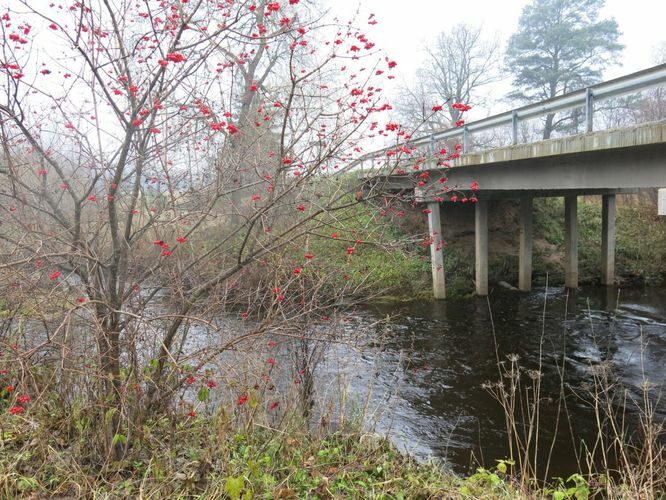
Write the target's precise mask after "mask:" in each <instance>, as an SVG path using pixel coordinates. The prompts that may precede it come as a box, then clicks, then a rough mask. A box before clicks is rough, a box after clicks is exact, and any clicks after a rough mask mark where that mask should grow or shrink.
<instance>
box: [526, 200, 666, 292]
mask: <svg viewBox="0 0 666 500" xmlns="http://www.w3.org/2000/svg"><path fill="white" fill-rule="evenodd" d="M563 221H564V203H563V201H562V199H561V198H541V199H537V200H535V201H534V236H535V239H538V240H544V241H546V242H547V243H549V244H551V245H553V246H554V250H553V252H554V253H555V254H556V255H553V252H551V253H550V254H548V253H547V252H544V251H542V252H539V251H538V250H537V251H536V252H535V253H536V258H535V260H534V269H535V274H536V275H545V273H548V274H549V275H551V276H554V277H555V279H556V280H557V279H559V278H560V277H561V275H562V262H561V258H562V256H563V252H564V223H563ZM578 241H579V244H578V252H579V271H580V280H581V282H592V281H595V280H597V279H598V276H599V266H600V259H601V205H600V204H599V203H598V202H596V200H594V201H592V202H586V201H584V200H583V199H579V201H578ZM615 261H616V262H615V266H616V274H617V275H618V276H620V277H621V278H623V279H632V280H634V279H638V280H640V281H642V282H644V283H648V284H649V283H660V282H661V281H662V280H663V276H664V262H666V221H665V220H661V219H660V218H659V217H658V216H657V215H656V210H655V208H654V207H653V206H650V205H643V204H637V205H631V204H623V203H618V206H617V215H616V253H615Z"/></svg>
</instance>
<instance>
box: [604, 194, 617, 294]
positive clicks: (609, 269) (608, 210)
mask: <svg viewBox="0 0 666 500" xmlns="http://www.w3.org/2000/svg"><path fill="white" fill-rule="evenodd" d="M614 282H615V195H614V194H605V195H603V196H602V197H601V284H602V285H612V284H613V283H614Z"/></svg>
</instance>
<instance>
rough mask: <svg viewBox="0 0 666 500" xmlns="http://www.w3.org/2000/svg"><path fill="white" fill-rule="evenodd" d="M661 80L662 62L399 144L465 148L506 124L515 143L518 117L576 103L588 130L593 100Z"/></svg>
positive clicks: (665, 72) (371, 156)
mask: <svg viewBox="0 0 666 500" xmlns="http://www.w3.org/2000/svg"><path fill="white" fill-rule="evenodd" d="M664 84H666V64H661V65H659V66H654V67H652V68H648V69H645V70H642V71H638V72H636V73H632V74H629V75H625V76H621V77H619V78H615V79H613V80H609V81H606V82H602V83H598V84H595V85H591V86H589V87H587V88H583V89H579V90H575V91H573V92H569V93H567V94H563V95H561V96H557V97H554V98H552V99H548V100H545V101H541V102H537V103H534V104H528V105H526V106H522V107H520V108H516V109H513V110H511V111H506V112H504V113H500V114H498V115H494V116H489V117H488V118H484V119H482V120H477V121H474V122H470V123H468V124H466V125H464V126H462V127H456V128H450V129H447V130H443V131H441V132H435V133H432V134H428V135H424V136H421V137H417V138H414V139H410V140H409V141H407V142H406V143H404V144H402V145H404V146H410V147H416V148H418V147H423V146H431V147H432V145H434V144H436V143H438V142H441V141H445V140H451V139H458V140H461V142H462V146H463V152H468V151H469V148H470V135H471V134H473V133H478V132H487V131H490V130H493V129H495V128H498V127H504V126H509V125H510V126H511V131H512V132H511V136H512V137H511V139H512V144H518V126H519V124H520V122H521V121H525V120H529V119H532V118H538V117H540V116H544V115H548V114H551V113H557V112H560V111H566V110H569V109H573V108H580V107H583V108H584V110H585V125H586V132H592V131H593V130H594V104H595V103H596V102H599V101H603V100H606V99H611V98H614V97H620V96H626V95H630V94H634V93H636V92H642V91H645V90H648V89H650V88H653V87H656V86H659V85H664ZM391 150H395V146H392V147H387V148H383V149H380V150H377V151H373V152H371V153H368V154H366V155H363V156H362V157H361V158H359V159H358V160H356V162H355V164H357V165H362V166H363V164H364V163H365V162H366V161H368V160H370V161H372V163H373V166H374V160H375V159H376V158H377V157H380V156H383V155H384V154H386V153H387V152H388V151H391Z"/></svg>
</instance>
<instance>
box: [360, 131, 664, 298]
mask: <svg viewBox="0 0 666 500" xmlns="http://www.w3.org/2000/svg"><path fill="white" fill-rule="evenodd" d="M591 139H594V140H591ZM662 141H663V142H662ZM585 146H590V147H592V149H586V148H585ZM597 147H604V148H606V149H595V148H597ZM527 156H529V157H527ZM456 165H459V166H454V167H453V168H451V169H448V170H444V169H437V168H435V169H429V170H428V171H429V173H430V176H429V180H428V182H427V184H426V185H425V186H422V187H418V186H417V185H416V180H415V179H414V177H413V176H408V175H401V176H398V175H388V176H375V177H373V178H370V179H368V180H367V181H366V182H367V189H370V190H374V189H379V190H381V191H393V192H413V194H414V196H415V198H416V200H417V201H420V202H422V203H425V204H427V207H428V208H429V209H430V213H428V222H429V230H430V233H431V236H432V237H433V242H434V243H433V244H432V245H431V257H432V259H431V261H432V275H433V290H434V294H435V298H445V296H446V287H445V275H444V268H443V255H442V246H443V245H442V244H441V224H440V203H442V202H444V203H445V202H448V201H452V200H451V197H452V196H454V195H457V196H458V197H460V196H461V192H462V193H463V194H464V193H466V194H467V195H469V194H470V184H472V183H473V182H477V183H478V186H479V189H478V190H477V191H476V193H475V194H476V199H477V200H478V201H476V203H475V205H476V206H475V211H476V216H475V232H476V238H475V243H476V292H477V294H478V295H487V294H488V201H489V200H495V199H506V198H514V199H519V200H520V253H519V260H520V264H519V279H518V285H519V289H520V290H524V291H526V290H530V288H531V282H532V238H533V235H532V205H533V199H534V198H539V197H552V196H560V197H564V200H565V220H564V225H565V285H566V286H567V287H571V288H576V287H578V228H577V197H578V196H589V195H599V196H601V197H602V235H601V239H602V256H601V263H600V264H601V283H602V284H604V285H611V284H613V283H614V281H615V196H616V194H618V193H633V192H636V190H637V189H639V188H655V187H666V125H664V124H649V125H647V126H642V127H635V128H632V129H626V130H620V131H611V132H608V133H606V135H603V133H596V134H589V135H587V136H579V137H574V138H565V139H554V140H551V141H543V142H540V143H535V144H532V145H523V146H512V147H509V148H502V149H499V150H492V151H489V152H485V153H479V154H471V155H467V156H465V157H463V159H462V161H461V162H457V163H456ZM442 177H446V178H447V181H446V183H441V182H439V180H440V178H442ZM444 186H446V188H445V187H444ZM445 189H446V191H445Z"/></svg>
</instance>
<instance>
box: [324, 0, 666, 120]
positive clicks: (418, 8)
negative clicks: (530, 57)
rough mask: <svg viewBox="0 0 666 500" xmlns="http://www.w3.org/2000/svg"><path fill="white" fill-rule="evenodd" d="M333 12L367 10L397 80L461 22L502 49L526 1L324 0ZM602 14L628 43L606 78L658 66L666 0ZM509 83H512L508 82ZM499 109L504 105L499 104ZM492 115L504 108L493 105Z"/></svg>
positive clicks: (371, 31) (624, 4) (611, 4)
mask: <svg viewBox="0 0 666 500" xmlns="http://www.w3.org/2000/svg"><path fill="white" fill-rule="evenodd" d="M326 1H328V2H329V5H330V6H331V9H332V11H333V12H335V13H337V14H339V15H340V17H341V20H342V19H348V18H349V17H350V16H352V15H353V13H354V12H355V11H356V9H357V8H359V6H360V12H361V14H360V16H359V17H358V21H357V24H358V25H360V26H363V25H364V23H365V20H366V19H367V17H368V14H369V13H374V14H375V16H376V18H377V20H378V21H379V23H378V24H377V25H375V26H368V29H367V33H368V36H369V37H370V38H371V39H372V40H373V41H375V43H376V44H377V46H378V47H380V48H382V49H384V50H385V51H386V53H387V54H388V55H389V56H390V57H391V58H393V59H395V60H396V61H397V62H398V67H397V68H396V70H399V71H397V72H396V76H397V80H402V81H406V82H408V81H410V80H411V79H412V77H413V74H414V72H415V70H416V69H417V68H418V67H419V65H420V64H421V63H422V61H423V50H422V49H423V46H424V44H425V43H427V42H429V41H431V40H433V39H434V38H435V37H436V36H437V34H438V33H439V32H441V31H446V29H447V28H448V27H450V26H452V25H454V24H457V23H467V24H470V25H481V26H482V28H483V32H484V33H485V34H486V35H487V36H488V37H490V38H492V37H494V36H497V37H498V38H499V39H500V41H501V43H502V49H504V47H505V46H506V41H507V39H508V38H509V36H511V34H512V33H513V32H514V31H515V30H516V28H517V26H518V18H519V17H520V13H521V11H522V8H523V6H525V5H526V4H528V3H530V2H529V1H528V0H464V1H460V0H455V1H454V0H400V1H398V0H326ZM602 17H605V18H607V17H614V18H615V20H616V21H617V22H618V24H619V26H620V32H621V38H620V41H621V42H622V43H623V44H624V45H625V49H624V52H623V54H622V57H621V58H620V59H619V60H618V64H617V65H616V66H614V67H612V68H609V69H608V70H607V72H606V75H605V79H609V78H613V77H617V76H622V75H625V74H629V73H633V72H635V71H638V70H641V69H644V68H648V67H650V66H653V65H654V59H653V58H654V52H655V48H656V47H657V46H658V45H659V44H660V43H662V42H666V29H665V24H666V0H606V8H605V11H604V12H603V13H602ZM504 86H505V87H506V86H508V82H506V83H504ZM497 106H498V108H503V107H504V108H505V107H506V106H503V105H501V104H498V105H497ZM489 111H492V114H494V113H497V112H501V111H504V109H493V110H489Z"/></svg>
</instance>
